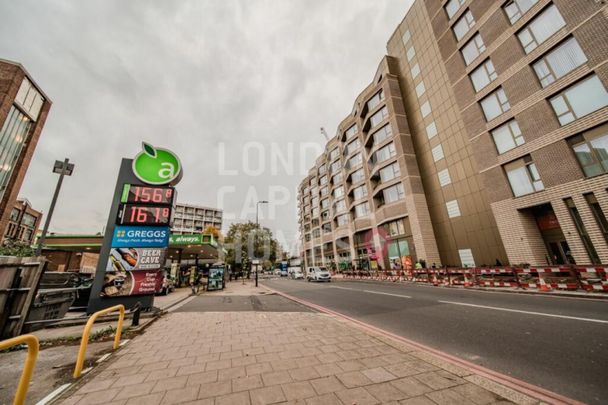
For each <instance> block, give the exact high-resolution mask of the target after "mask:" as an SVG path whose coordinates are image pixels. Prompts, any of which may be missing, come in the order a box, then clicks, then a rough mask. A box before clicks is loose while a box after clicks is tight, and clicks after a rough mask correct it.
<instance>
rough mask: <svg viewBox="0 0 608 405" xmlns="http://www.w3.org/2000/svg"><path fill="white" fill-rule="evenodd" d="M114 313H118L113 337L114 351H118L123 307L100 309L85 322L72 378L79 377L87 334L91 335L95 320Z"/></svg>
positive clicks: (87, 338) (85, 349)
mask: <svg viewBox="0 0 608 405" xmlns="http://www.w3.org/2000/svg"><path fill="white" fill-rule="evenodd" d="M114 311H120V315H119V316H118V326H117V327H116V336H114V350H116V349H118V346H120V334H121V333H122V323H123V321H124V319H125V306H124V305H122V304H120V305H114V306H113V307H109V308H106V309H102V310H101V311H97V312H95V313H94V314H93V315H91V317H90V318H89V320H88V321H87V324H86V325H85V326H84V331H83V332H82V339H81V340H80V349H78V357H77V358H76V367H75V368H74V378H78V377H80V374H81V373H82V366H83V365H84V357H85V355H86V352H87V345H88V344H89V334H90V333H91V328H92V327H93V324H94V323H95V320H96V319H97V318H98V317H99V316H101V315H106V314H109V313H110V312H114Z"/></svg>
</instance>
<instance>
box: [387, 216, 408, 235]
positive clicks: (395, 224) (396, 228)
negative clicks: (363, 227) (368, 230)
mask: <svg viewBox="0 0 608 405" xmlns="http://www.w3.org/2000/svg"><path fill="white" fill-rule="evenodd" d="M382 227H383V228H384V231H385V232H386V233H387V234H388V236H398V235H404V234H405V226H404V225H403V220H402V219H398V220H396V221H391V222H388V223H386V224H384V225H382Z"/></svg>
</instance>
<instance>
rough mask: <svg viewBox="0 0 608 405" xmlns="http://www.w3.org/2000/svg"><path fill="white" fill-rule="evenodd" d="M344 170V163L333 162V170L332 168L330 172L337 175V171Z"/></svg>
mask: <svg viewBox="0 0 608 405" xmlns="http://www.w3.org/2000/svg"><path fill="white" fill-rule="evenodd" d="M341 168H342V162H341V161H339V160H336V161H335V162H333V163H332V164H331V168H330V172H331V173H336V172H337V171H339V170H340V169H341Z"/></svg>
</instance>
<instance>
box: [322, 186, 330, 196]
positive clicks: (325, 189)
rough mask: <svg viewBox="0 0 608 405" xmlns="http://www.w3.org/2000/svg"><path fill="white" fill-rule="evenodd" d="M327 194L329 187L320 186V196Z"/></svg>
mask: <svg viewBox="0 0 608 405" xmlns="http://www.w3.org/2000/svg"><path fill="white" fill-rule="evenodd" d="M328 194H329V189H328V188H327V187H322V188H321V197H325V196H326V195H328Z"/></svg>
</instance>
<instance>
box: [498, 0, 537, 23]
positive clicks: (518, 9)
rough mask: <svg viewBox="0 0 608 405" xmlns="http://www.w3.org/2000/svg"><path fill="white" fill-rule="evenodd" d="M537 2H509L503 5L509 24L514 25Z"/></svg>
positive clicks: (513, 0) (533, 0)
mask: <svg viewBox="0 0 608 405" xmlns="http://www.w3.org/2000/svg"><path fill="white" fill-rule="evenodd" d="M536 3H538V0H511V1H509V2H507V4H506V5H505V12H506V13H507V17H509V21H511V24H515V22H516V21H517V20H519V19H520V18H521V16H522V15H524V14H526V12H527V11H528V10H530V9H531V8H532V6H533V5H535V4H536Z"/></svg>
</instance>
